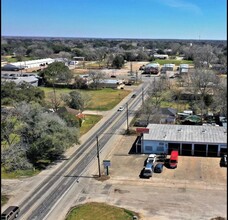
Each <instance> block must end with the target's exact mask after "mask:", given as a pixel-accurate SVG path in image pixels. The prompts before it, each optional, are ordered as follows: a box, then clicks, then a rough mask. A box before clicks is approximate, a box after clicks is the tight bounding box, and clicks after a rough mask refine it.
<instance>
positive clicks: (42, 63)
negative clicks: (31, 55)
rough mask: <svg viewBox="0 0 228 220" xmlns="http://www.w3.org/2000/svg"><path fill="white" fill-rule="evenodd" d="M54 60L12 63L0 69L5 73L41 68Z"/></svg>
mask: <svg viewBox="0 0 228 220" xmlns="http://www.w3.org/2000/svg"><path fill="white" fill-rule="evenodd" d="M54 61H55V60H54V59H51V58H46V59H39V60H27V61H21V62H14V63H9V64H6V65H4V66H3V67H2V70H5V71H18V70H21V69H29V68H36V67H41V66H46V65H48V64H50V63H53V62H54Z"/></svg>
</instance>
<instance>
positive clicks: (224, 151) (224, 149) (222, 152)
mask: <svg viewBox="0 0 228 220" xmlns="http://www.w3.org/2000/svg"><path fill="white" fill-rule="evenodd" d="M222 154H227V148H220V156H221V155H222Z"/></svg>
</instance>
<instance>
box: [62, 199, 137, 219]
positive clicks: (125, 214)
mask: <svg viewBox="0 0 228 220" xmlns="http://www.w3.org/2000/svg"><path fill="white" fill-rule="evenodd" d="M134 215H135V213H134V212H131V211H129V210H126V209H122V208H118V207H115V206H110V205H107V204H104V203H96V202H92V203H87V204H84V205H81V206H78V207H76V208H73V209H72V210H71V211H70V213H69V214H68V215H67V217H66V220H111V219H113V220H132V218H133V216H134Z"/></svg>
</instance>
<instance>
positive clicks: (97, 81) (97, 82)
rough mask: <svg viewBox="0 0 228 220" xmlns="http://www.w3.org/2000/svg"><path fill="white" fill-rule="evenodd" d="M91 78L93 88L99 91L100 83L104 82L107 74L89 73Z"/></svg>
mask: <svg viewBox="0 0 228 220" xmlns="http://www.w3.org/2000/svg"><path fill="white" fill-rule="evenodd" d="M88 74H89V77H90V78H91V79H92V81H93V83H92V85H93V87H94V88H95V89H98V87H99V85H100V83H101V82H102V81H103V80H104V78H105V74H104V73H102V72H100V71H96V72H95V71H90V72H89V73H88Z"/></svg>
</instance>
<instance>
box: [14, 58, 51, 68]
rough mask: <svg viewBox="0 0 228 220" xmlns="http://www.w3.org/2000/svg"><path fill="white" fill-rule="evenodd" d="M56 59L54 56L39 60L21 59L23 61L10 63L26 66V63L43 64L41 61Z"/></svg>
mask: <svg viewBox="0 0 228 220" xmlns="http://www.w3.org/2000/svg"><path fill="white" fill-rule="evenodd" d="M54 61H55V60H54V59H52V58H45V59H38V60H27V61H21V62H14V63H10V64H12V65H15V66H25V65H31V64H37V63H38V64H41V63H52V62H54Z"/></svg>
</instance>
